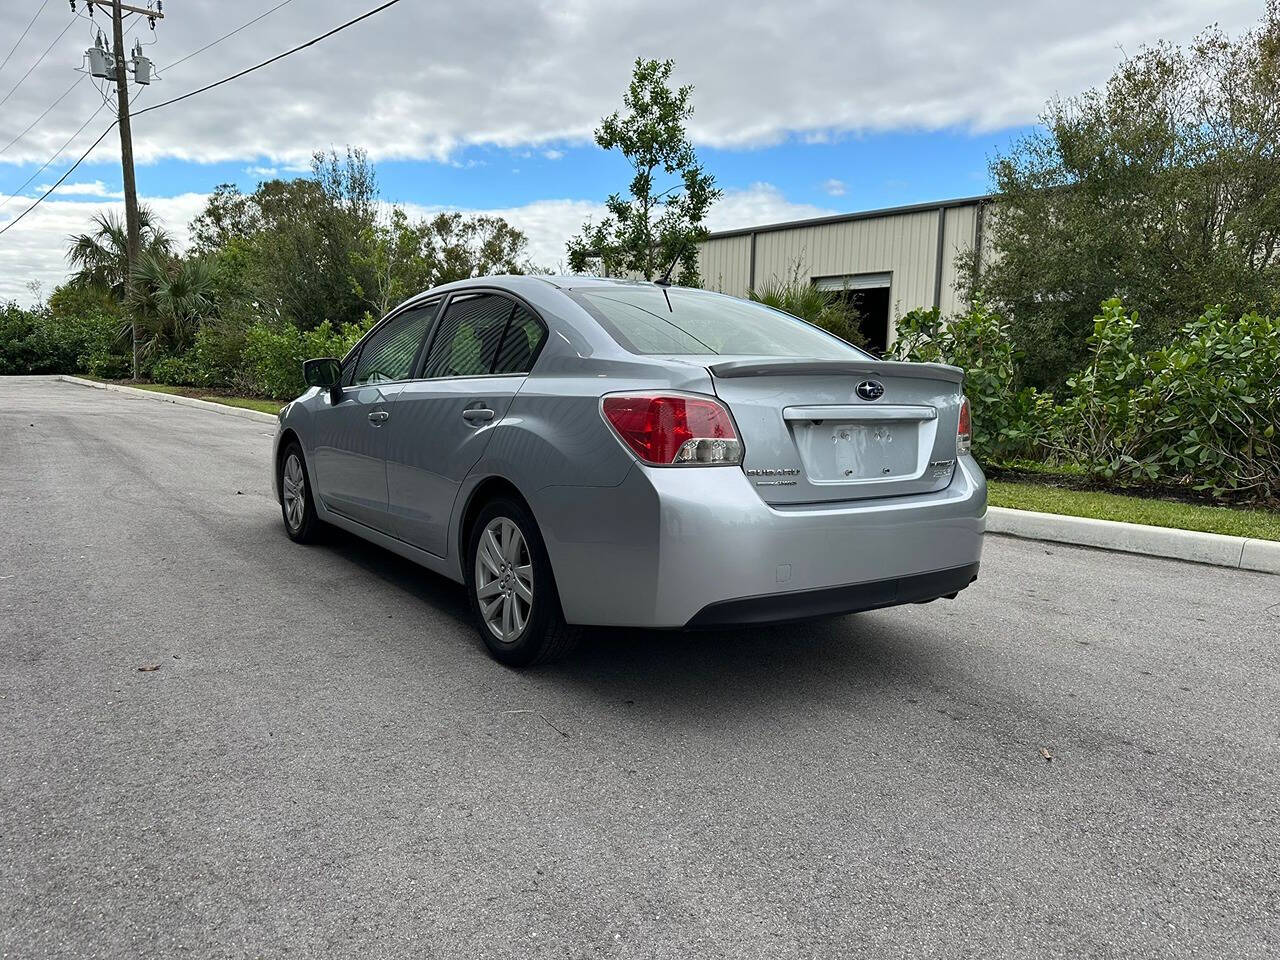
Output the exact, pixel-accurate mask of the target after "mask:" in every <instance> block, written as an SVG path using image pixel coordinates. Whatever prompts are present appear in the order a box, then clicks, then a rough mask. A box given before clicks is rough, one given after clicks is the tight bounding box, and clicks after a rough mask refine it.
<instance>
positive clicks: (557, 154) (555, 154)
mask: <svg viewBox="0 0 1280 960" xmlns="http://www.w3.org/2000/svg"><path fill="white" fill-rule="evenodd" d="M542 155H543V156H544V157H546V158H547V159H548V160H559V159H560V158H561V157H563V156H564V151H563V150H543V151H542Z"/></svg>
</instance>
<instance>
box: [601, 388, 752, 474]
mask: <svg viewBox="0 0 1280 960" xmlns="http://www.w3.org/2000/svg"><path fill="white" fill-rule="evenodd" d="M601 410H602V412H603V413H604V418H605V420H606V421H608V423H609V426H611V427H613V429H614V432H616V433H617V434H618V436H619V437H621V438H622V442H623V443H625V444H626V445H627V446H628V447H630V448H631V449H632V451H634V453H635V455H636V456H637V457H639V458H640V459H641V460H643V461H644V462H645V463H647V464H651V465H652V466H657V467H670V466H676V467H680V466H687V467H696V466H708V467H710V466H726V465H733V464H739V463H741V462H742V442H741V441H740V440H739V439H738V431H737V430H736V429H735V428H734V425H733V417H731V416H730V415H729V411H728V409H727V408H726V407H725V405H724V404H722V403H721V402H720V401H719V400H714V399H712V398H711V397H697V396H686V395H682V394H668V393H643V394H627V395H625V396H623V395H617V394H615V395H613V396H608V397H605V398H604V401H603V402H602V404H601Z"/></svg>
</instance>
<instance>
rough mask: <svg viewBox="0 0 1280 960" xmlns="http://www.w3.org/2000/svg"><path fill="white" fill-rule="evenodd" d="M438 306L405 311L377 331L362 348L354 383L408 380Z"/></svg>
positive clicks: (433, 305)
mask: <svg viewBox="0 0 1280 960" xmlns="http://www.w3.org/2000/svg"><path fill="white" fill-rule="evenodd" d="M438 306H439V304H438V303H433V304H430V305H429V306H425V307H417V308H415V309H413V310H406V311H405V312H404V313H402V314H400V315H399V316H398V317H394V318H393V319H391V320H388V321H387V322H386V323H384V324H383V325H382V326H381V327H379V328H378V329H377V330H375V331H374V332H373V333H372V334H371V335H370V336H369V339H368V340H366V341H365V342H364V345H363V346H362V347H361V348H360V359H359V360H357V361H356V372H355V376H353V377H352V380H351V382H352V383H353V384H361V383H383V382H385V381H387V380H405V379H407V378H408V377H409V375H410V372H411V370H412V369H413V360H414V358H415V357H416V356H417V355H418V347H419V346H420V345H421V343H422V337H423V335H424V334H425V333H426V332H427V327H429V326H430V325H431V318H432V317H433V316H435V312H436V308H437V307H438Z"/></svg>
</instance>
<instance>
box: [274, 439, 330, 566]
mask: <svg viewBox="0 0 1280 960" xmlns="http://www.w3.org/2000/svg"><path fill="white" fill-rule="evenodd" d="M295 468H296V470H295ZM299 475H301V484H300V485H299V484H298V476H299ZM276 480H277V482H278V483H279V484H280V516H281V518H282V519H283V520H284V532H285V533H287V534H288V535H289V539H290V540H292V541H293V542H294V543H316V542H317V541H318V540H319V539H320V537H321V534H322V533H323V530H324V521H322V520H321V519H320V518H319V517H317V516H316V505H315V498H314V497H313V496H312V495H311V480H310V478H309V477H308V476H307V463H306V459H305V458H304V457H303V455H302V447H301V446H299V445H298V443H297V442H296V441H293V442H290V443H289V444H288V445H287V446H286V447H285V448H284V450H283V451H282V452H281V454H280V463H279V465H278V466H277V467H276ZM299 486H300V490H301V505H300V506H299V505H298V500H297V491H298V490H299Z"/></svg>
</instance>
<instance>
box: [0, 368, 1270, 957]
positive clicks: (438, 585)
mask: <svg viewBox="0 0 1280 960" xmlns="http://www.w3.org/2000/svg"><path fill="white" fill-rule="evenodd" d="M270 430H271V427H270V426H269V425H264V424H259V423H254V422H251V421H247V420H241V419H236V418H232V417H224V416H218V415H215V414H210V413H206V412H203V411H198V410H192V409H188V408H182V407H177V406H173V405H170V404H162V403H158V402H155V401H152V400H139V399H131V398H126V397H124V396H121V395H118V394H104V393H103V392H100V391H94V390H89V389H85V388H82V387H77V386H73V385H68V384H60V383H42V382H17V381H7V382H6V381H0V955H3V956H4V957H43V956H95V957H174V956H183V955H191V956H234V957H240V956H257V955H263V956H280V955H294V956H320V955H328V956H344V955H345V956H353V955H358V956H360V957H361V958H373V957H382V956H404V955H414V956H421V957H437V956H438V957H455V956H456V957H480V956H494V957H543V956H546V957H596V956H606V957H614V956H616V957H651V956H661V957H699V958H701V957H721V956H724V957H771V958H772V957H820V956H871V957H926V956H927V957H933V956H938V957H953V956H954V957H984V958H985V957H1004V956H1027V957H1030V956H1042V957H1043V956H1061V957H1080V956H1098V957H1121V956H1135V957H1161V956H1171V957H1182V956H1187V957H1189V956H1201V957H1254V956H1273V955H1275V953H1276V952H1277V951H1280V945H1278V941H1280V933H1278V932H1277V926H1276V919H1277V916H1278V915H1280V846H1278V842H1280V841H1278V836H1280V826H1278V825H1280V710H1278V705H1280V680H1278V678H1280V653H1278V652H1277V651H1278V648H1280V578H1275V577H1267V576H1265V575H1262V574H1254V573H1247V572H1240V571H1232V570H1224V569H1219V568H1213V567H1199V566H1193V565H1188V564H1182V563H1178V562H1173V561H1162V560H1153V559H1145V558H1138V557H1130V556H1122V555H1117V554H1107V553H1102V552H1094V551H1088V550H1082V549H1073V548H1068V547H1059V546H1049V545H1045V544H1036V543H1030V542H1021V541H1015V540H1008V539H1000V538H994V537H993V538H991V539H990V540H989V541H988V544H987V551H986V556H985V558H984V562H983V569H982V576H981V579H980V580H979V581H978V583H977V584H975V585H974V586H973V587H971V588H970V589H969V590H967V591H966V592H964V593H963V594H962V595H961V596H960V598H959V599H958V600H957V601H955V602H945V601H940V602H937V603H934V604H930V605H927V606H919V607H909V608H903V609H896V610H888V611H880V612H874V613H867V614H862V615H859V616H855V617H850V618H845V619H842V620H838V621H834V622H826V623H818V624H812V625H804V626H798V627H797V626H792V627H776V628H769V629H756V630H746V631H740V632H734V633H722V634H721V633H718V634H697V635H678V634H656V633H655V634H649V633H639V632H625V633H622V632H613V633H611V632H605V633H602V634H600V635H598V636H593V637H592V638H591V640H590V642H589V643H588V644H587V645H586V647H585V648H584V649H583V650H581V652H580V653H579V654H578V655H576V656H575V657H574V659H572V660H571V661H570V662H567V663H564V664H560V665H555V666H551V667H547V668H542V669H539V670H536V671H534V672H529V673H516V672H512V671H510V670H507V669H504V668H502V667H500V666H498V665H497V664H495V663H494V662H492V661H491V660H490V659H489V658H488V657H487V656H486V655H485V653H484V651H483V648H482V646H481V644H480V642H479V640H478V638H477V636H476V635H475V634H474V632H473V629H472V627H471V625H470V624H469V622H467V618H466V611H465V605H464V600H463V597H462V594H461V590H460V588H457V587H455V586H453V585H452V584H450V583H448V582H446V581H444V580H441V579H439V578H437V577H434V576H432V575H431V574H428V573H426V572H424V571H420V570H417V569H415V568H412V567H410V566H409V565H407V564H406V563H404V562H402V561H401V560H399V559H397V558H395V557H393V556H392V555H390V554H388V553H385V552H383V551H381V550H379V549H377V548H374V547H370V546H366V545H364V544H362V543H361V542H359V541H357V540H354V539H351V538H347V537H339V538H335V541H334V542H333V543H332V544H329V545H326V546H321V547H312V548H304V547H299V546H295V545H294V544H292V543H291V542H290V541H289V540H288V539H286V537H285V535H284V533H283V531H282V528H281V522H280V514H279V509H278V507H277V506H276V504H275V502H274V501H273V500H272V499H271V497H270V493H269V489H268V486H267V470H266V467H265V464H266V461H267V458H268V456H269V450H270V439H269V433H270ZM602 575H607V572H604V573H603V574H602ZM155 664H158V665H159V669H158V670H154V671H151V672H140V671H139V669H138V668H139V667H140V666H150V665H155ZM1043 751H1048V753H1049V755H1050V756H1052V758H1053V759H1052V760H1046V759H1045V757H1044V754H1043Z"/></svg>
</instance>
